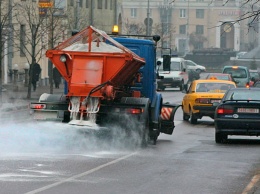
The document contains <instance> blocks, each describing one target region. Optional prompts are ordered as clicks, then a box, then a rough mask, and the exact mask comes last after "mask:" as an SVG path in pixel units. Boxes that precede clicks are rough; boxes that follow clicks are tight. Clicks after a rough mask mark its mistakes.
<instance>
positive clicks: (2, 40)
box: [0, 0, 13, 106]
mask: <svg viewBox="0 0 260 194" xmlns="http://www.w3.org/2000/svg"><path fill="white" fill-rule="evenodd" d="M12 9H13V6H12V5H9V2H8V1H5V0H0V10H1V12H0V106H1V105H2V87H3V82H2V80H3V79H2V75H3V74H2V70H3V64H4V63H3V60H4V57H6V55H7V54H8V53H7V52H6V51H7V37H8V36H7V34H8V33H9V32H10V29H9V27H8V24H9V17H10V16H11V14H12ZM5 62H6V61H5Z"/></svg>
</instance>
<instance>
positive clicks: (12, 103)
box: [0, 84, 64, 111]
mask: <svg viewBox="0 0 260 194" xmlns="http://www.w3.org/2000/svg"><path fill="white" fill-rule="evenodd" d="M3 88H5V89H6V90H5V91H2V102H3V104H2V107H1V108H0V110H5V111H9V110H10V111H13V110H19V109H24V108H28V105H29V103H30V102H32V101H38V100H39V98H40V96H41V95H42V94H43V93H48V94H50V86H38V87H37V88H36V91H33V89H32V88H31V89H32V90H31V98H30V99H27V94H28V87H25V86H24V85H18V87H16V88H14V87H13V85H3ZM63 93H64V85H63V84H60V88H58V89H56V88H53V94H63Z"/></svg>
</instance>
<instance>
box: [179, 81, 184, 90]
mask: <svg viewBox="0 0 260 194" xmlns="http://www.w3.org/2000/svg"><path fill="white" fill-rule="evenodd" d="M179 87H180V91H182V90H183V89H184V82H183V81H182V82H181V84H180V86H179Z"/></svg>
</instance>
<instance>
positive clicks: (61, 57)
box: [60, 55, 67, 63]
mask: <svg viewBox="0 0 260 194" xmlns="http://www.w3.org/2000/svg"><path fill="white" fill-rule="evenodd" d="M66 60H67V58H66V55H61V56H60V61H61V62H63V63H65V62H66Z"/></svg>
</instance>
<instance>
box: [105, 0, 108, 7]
mask: <svg viewBox="0 0 260 194" xmlns="http://www.w3.org/2000/svg"><path fill="white" fill-rule="evenodd" d="M107 8H108V0H105V9H107Z"/></svg>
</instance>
